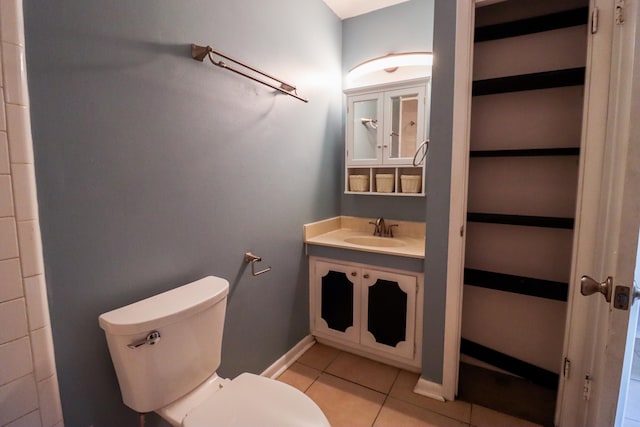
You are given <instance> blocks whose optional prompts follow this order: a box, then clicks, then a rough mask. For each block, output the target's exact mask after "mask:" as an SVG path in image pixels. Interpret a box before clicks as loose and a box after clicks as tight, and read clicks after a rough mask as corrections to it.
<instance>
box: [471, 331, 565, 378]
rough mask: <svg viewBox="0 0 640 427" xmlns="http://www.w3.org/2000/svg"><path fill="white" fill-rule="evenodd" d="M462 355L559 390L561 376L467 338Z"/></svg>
mask: <svg viewBox="0 0 640 427" xmlns="http://www.w3.org/2000/svg"><path fill="white" fill-rule="evenodd" d="M460 353H462V354H466V355H467V356H469V357H473V358H474V359H477V360H480V361H482V362H485V363H488V364H489V365H492V366H495V367H496V368H500V369H502V370H504V371H507V372H511V373H512V374H514V375H517V376H519V377H522V378H526V379H528V380H529V381H531V382H533V383H535V384H539V385H541V386H543V387H547V388H549V389H552V390H556V389H557V388H558V380H559V379H560V377H559V375H558V374H556V373H555V372H551V371H548V370H546V369H544V368H541V367H539V366H536V365H533V364H531V363H528V362H525V361H523V360H520V359H517V358H515V357H513V356H509V355H508V354H505V353H501V352H499V351H496V350H493V349H491V348H489V347H486V346H484V345H482V344H478V343H476V342H473V341H470V340H468V339H466V338H461V340H460Z"/></svg>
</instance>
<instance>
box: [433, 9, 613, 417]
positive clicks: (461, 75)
mask: <svg viewBox="0 0 640 427" xmlns="http://www.w3.org/2000/svg"><path fill="white" fill-rule="evenodd" d="M480 1H481V0H475V1H474V0H459V1H458V2H457V10H456V53H455V88H454V94H453V99H454V108H453V114H454V121H453V122H454V126H453V127H454V129H453V140H452V146H453V149H452V159H451V178H452V180H451V199H450V220H449V246H448V258H447V259H448V261H447V297H446V317H445V319H446V320H445V325H446V326H445V358H444V361H443V385H442V392H443V397H444V398H446V399H447V400H453V399H454V398H455V394H456V393H457V386H458V366H459V358H460V338H461V321H462V295H463V286H464V283H463V272H464V257H465V238H464V235H463V234H464V233H463V231H464V230H465V228H464V227H465V224H466V207H467V183H468V162H469V155H468V153H469V144H470V141H469V139H470V137H469V134H470V120H471V108H470V107H471V84H472V69H473V27H474V20H475V4H476V2H480ZM487 3H490V2H489V1H487ZM589 8H590V12H592V11H593V10H594V9H595V8H597V9H598V13H599V28H598V30H597V32H596V33H595V34H592V35H591V36H589V37H588V47H587V48H588V53H587V75H586V80H585V100H584V105H585V108H584V114H583V123H582V142H581V145H582V147H583V150H584V151H583V152H582V155H581V158H580V172H579V174H580V176H579V185H578V207H577V211H576V221H575V228H574V244H573V248H577V247H578V245H580V248H581V250H580V251H576V250H575V249H574V251H573V255H572V256H573V259H572V268H571V279H570V283H569V295H570V296H572V295H574V294H576V293H579V288H578V286H577V284H579V277H581V276H582V275H583V274H589V275H593V276H594V277H600V276H601V271H602V263H601V262H598V260H599V259H600V258H598V256H599V253H598V244H599V242H598V241H597V238H596V236H597V235H598V232H599V231H600V230H601V227H602V224H601V223H600V222H599V221H600V218H602V217H601V216H600V215H601V212H600V209H599V208H602V206H603V205H602V202H603V200H602V199H601V197H603V194H602V192H601V188H602V187H601V185H602V179H603V177H604V174H605V162H607V161H610V159H608V158H606V157H605V154H606V152H605V141H607V137H608V136H610V135H608V134H607V123H608V122H607V120H608V119H609V117H608V108H609V102H607V101H605V102H603V101H602V100H608V99H609V95H610V86H609V84H610V77H611V52H612V40H613V31H614V28H613V27H614V18H613V16H614V12H615V4H614V2H613V1H610V0H591V1H590V2H589ZM590 16H591V15H590ZM596 58H597V60H595V59H596ZM603 159H604V161H603ZM594 310H597V307H596V308H595V309H594V303H593V301H592V300H591V299H585V298H582V299H578V298H575V299H574V298H573V297H570V299H569V304H568V306H567V323H566V325H565V342H564V351H563V355H571V358H570V359H571V366H572V370H573V371H575V372H584V371H588V369H584V367H586V366H591V363H592V360H593V351H594V345H595V341H594V340H593V339H592V338H593V335H592V334H591V333H587V332H590V331H591V330H592V328H594V327H595V324H594V323H593V321H594V316H593V313H594ZM600 311H602V310H600ZM595 312H597V311H595ZM590 313H591V315H590ZM601 315H602V313H598V316H601ZM570 330H572V333H571V334H569V331H570ZM558 364H559V366H560V365H562V364H563V360H562V359H561V360H558ZM577 383H578V382H576V381H573V382H571V383H567V382H565V381H564V380H561V384H560V388H559V390H558V396H559V400H558V406H557V408H558V409H557V410H556V417H557V418H556V424H558V425H584V423H583V422H580V421H578V422H569V421H567V420H578V419H582V420H586V418H581V415H580V414H583V415H584V417H586V413H587V406H586V403H585V401H584V400H581V399H582V387H583V385H584V384H583V383H582V382H579V384H577ZM561 396H564V398H563V399H561V398H560V397H561ZM567 396H572V398H569V399H567ZM560 414H563V415H562V417H560ZM559 421H560V422H559Z"/></svg>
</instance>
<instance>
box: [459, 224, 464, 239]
mask: <svg viewBox="0 0 640 427" xmlns="http://www.w3.org/2000/svg"><path fill="white" fill-rule="evenodd" d="M460 237H464V225H461V226H460Z"/></svg>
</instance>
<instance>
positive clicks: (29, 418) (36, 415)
mask: <svg viewBox="0 0 640 427" xmlns="http://www.w3.org/2000/svg"><path fill="white" fill-rule="evenodd" d="M41 426H42V423H41V422H40V411H33V412H30V413H28V414H27V415H25V416H24V417H20V418H18V419H17V420H15V421H13V422H11V423H9V424H7V426H6V427H41Z"/></svg>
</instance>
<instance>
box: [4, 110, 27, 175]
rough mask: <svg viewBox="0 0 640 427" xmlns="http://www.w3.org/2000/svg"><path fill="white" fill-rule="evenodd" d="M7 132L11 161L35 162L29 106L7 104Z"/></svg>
mask: <svg viewBox="0 0 640 427" xmlns="http://www.w3.org/2000/svg"><path fill="white" fill-rule="evenodd" d="M7 132H8V135H9V157H10V159H11V163H33V145H32V144H31V119H30V117H29V107H25V106H23V105H14V104H7Z"/></svg>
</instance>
